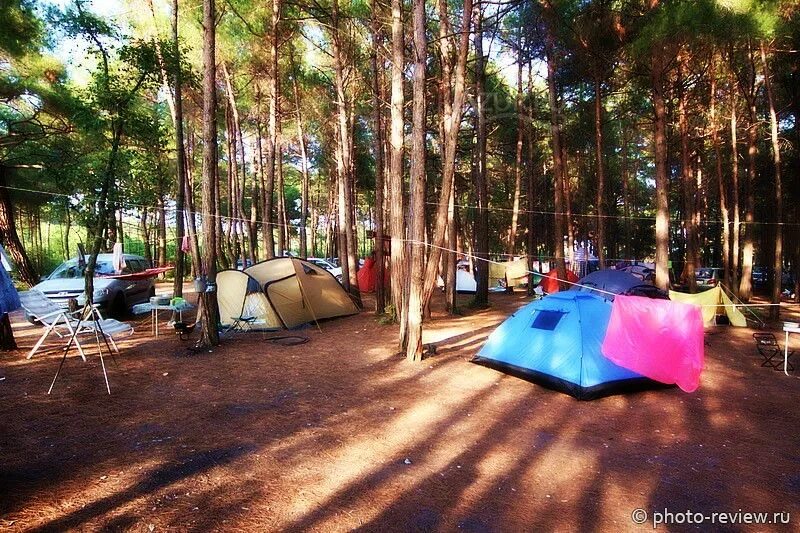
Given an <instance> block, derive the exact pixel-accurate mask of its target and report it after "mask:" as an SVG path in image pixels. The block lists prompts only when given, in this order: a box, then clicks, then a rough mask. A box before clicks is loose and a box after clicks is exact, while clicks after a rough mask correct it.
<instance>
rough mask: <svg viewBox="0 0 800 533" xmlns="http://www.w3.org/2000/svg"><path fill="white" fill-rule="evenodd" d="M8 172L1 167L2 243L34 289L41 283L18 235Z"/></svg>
mask: <svg viewBox="0 0 800 533" xmlns="http://www.w3.org/2000/svg"><path fill="white" fill-rule="evenodd" d="M8 172H9V169H8V167H5V166H3V165H0V243H2V244H3V246H4V247H5V249H6V250H7V251H8V253H9V254H10V255H11V258H12V259H13V260H14V263H15V264H16V267H17V271H18V272H19V277H20V279H22V281H24V282H25V283H27V284H28V285H30V286H31V287H33V286H34V285H36V284H37V283H39V274H38V273H37V271H36V268H35V267H34V265H33V262H32V261H31V260H30V257H28V254H27V252H25V247H24V246H22V243H21V242H20V240H19V235H18V234H17V224H16V221H15V219H14V208H13V206H12V205H11V195H10V194H9V190H8Z"/></svg>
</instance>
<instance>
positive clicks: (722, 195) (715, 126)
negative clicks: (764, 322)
mask: <svg viewBox="0 0 800 533" xmlns="http://www.w3.org/2000/svg"><path fill="white" fill-rule="evenodd" d="M718 60H719V53H718V52H716V51H715V52H714V54H713V56H712V59H711V70H710V74H709V75H710V78H711V79H710V82H711V98H710V105H709V114H710V123H711V124H710V125H711V146H712V148H713V149H714V171H715V173H716V178H717V189H718V192H719V210H720V213H721V214H722V271H723V280H724V282H725V286H726V287H731V223H730V210H729V208H728V186H727V183H726V182H725V178H724V177H723V174H722V147H721V146H720V141H719V119H718V117H717V62H718Z"/></svg>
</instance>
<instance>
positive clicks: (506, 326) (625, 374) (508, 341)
mask: <svg viewBox="0 0 800 533" xmlns="http://www.w3.org/2000/svg"><path fill="white" fill-rule="evenodd" d="M610 315H611V303H610V302H608V301H607V300H605V299H603V298H600V297H599V296H596V295H594V294H590V293H586V292H580V291H564V292H559V293H556V294H552V295H550V296H547V297H545V298H543V299H541V300H536V301H534V302H531V303H530V304H528V305H526V306H525V307H523V308H522V309H520V310H519V311H517V312H516V313H514V314H513V315H511V316H510V317H509V318H508V319H506V321H505V322H503V323H502V324H501V325H500V326H499V327H498V328H497V329H496V330H495V331H493V332H492V334H491V335H490V336H489V339H488V340H487V341H486V344H485V345H484V346H483V348H481V350H480V352H478V355H477V356H476V357H475V359H473V361H474V362H476V363H478V364H482V365H484V366H488V367H491V368H495V369H498V370H502V371H504V372H508V373H510V374H513V375H516V376H519V377H522V378H524V379H528V380H530V381H533V382H535V383H538V384H540V385H542V386H545V387H547V388H551V389H555V390H559V391H562V392H565V393H567V394H570V395H572V396H574V397H575V398H578V399H580V400H591V399H594V398H599V397H602V396H607V395H609V394H616V393H619V392H626V391H631V390H639V389H642V388H649V387H653V386H656V385H657V384H656V383H655V382H654V381H652V380H650V379H648V378H645V377H643V376H641V375H640V374H637V373H636V372H633V371H631V370H627V369H625V368H622V367H621V366H618V365H616V364H614V363H613V362H611V361H610V360H608V359H606V358H605V357H604V356H603V354H602V353H601V345H602V343H603V339H604V337H605V334H606V328H607V326H608V321H609V317H610Z"/></svg>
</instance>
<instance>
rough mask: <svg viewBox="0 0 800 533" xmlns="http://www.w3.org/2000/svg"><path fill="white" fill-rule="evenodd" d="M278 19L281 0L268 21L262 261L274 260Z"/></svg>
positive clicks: (273, 0) (275, 0)
mask: <svg viewBox="0 0 800 533" xmlns="http://www.w3.org/2000/svg"><path fill="white" fill-rule="evenodd" d="M280 15H281V0H272V18H271V21H272V22H271V30H270V43H269V49H270V62H269V77H270V79H269V82H270V83H269V92H268V93H267V102H268V107H269V120H268V125H267V146H266V150H265V152H266V153H265V159H266V161H265V163H264V166H265V168H266V171H267V172H266V177H265V182H264V187H263V189H262V194H263V195H264V198H263V200H262V201H263V209H262V211H263V215H262V218H263V223H262V232H263V236H262V237H263V239H264V257H265V258H266V259H272V258H273V257H275V236H274V234H273V229H274V225H273V221H274V220H275V219H274V213H273V211H274V210H273V194H274V191H275V160H276V150H277V144H278V108H279V100H280V94H279V90H280V85H279V80H278V24H279V22H280Z"/></svg>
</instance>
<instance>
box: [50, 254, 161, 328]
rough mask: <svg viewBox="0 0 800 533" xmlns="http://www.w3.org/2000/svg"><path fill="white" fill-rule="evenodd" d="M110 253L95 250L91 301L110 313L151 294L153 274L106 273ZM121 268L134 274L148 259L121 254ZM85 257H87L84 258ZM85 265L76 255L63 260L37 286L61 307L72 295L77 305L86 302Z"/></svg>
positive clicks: (124, 309) (116, 313) (111, 270)
mask: <svg viewBox="0 0 800 533" xmlns="http://www.w3.org/2000/svg"><path fill="white" fill-rule="evenodd" d="M112 257H113V254H99V255H98V256H97V266H96V267H95V273H94V276H95V277H94V295H93V296H94V298H93V300H94V303H95V304H97V305H98V306H99V307H100V308H101V309H102V310H104V311H105V312H107V313H110V314H111V315H114V316H117V317H119V316H123V315H125V313H126V312H127V311H128V310H129V309H130V308H131V306H133V305H135V304H139V303H145V302H148V301H149V300H150V297H151V296H154V295H155V292H156V290H155V278H147V279H141V280H130V279H116V278H108V277H106V276H109V275H112V274H114V267H113V265H112ZM123 257H124V259H125V269H124V270H123V271H122V273H123V274H135V273H137V272H142V271H143V270H146V269H148V268H150V264H149V262H148V261H147V260H146V259H145V258H144V257H142V256H139V255H131V254H124V255H123ZM87 261H88V258H87ZM85 270H86V267H85V266H84V265H79V264H78V258H77V257H73V258H72V259H70V260H68V261H64V262H63V263H61V265H60V266H59V267H58V268H56V269H55V270H54V271H53V273H52V274H50V275H49V276H47V277H46V278H44V279H43V280H42V282H41V283H39V284H38V285H36V286H35V287H34V289H37V290H39V291H41V292H43V293H44V294H45V296H47V297H48V298H49V299H50V300H52V301H54V302H55V303H57V304H58V305H60V306H62V307H67V306H68V305H69V300H70V299H72V298H75V299H76V300H77V301H78V305H83V304H84V303H86V298H85V296H84V271H85Z"/></svg>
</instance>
